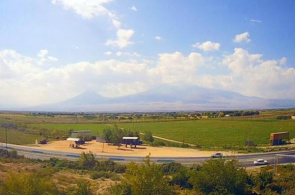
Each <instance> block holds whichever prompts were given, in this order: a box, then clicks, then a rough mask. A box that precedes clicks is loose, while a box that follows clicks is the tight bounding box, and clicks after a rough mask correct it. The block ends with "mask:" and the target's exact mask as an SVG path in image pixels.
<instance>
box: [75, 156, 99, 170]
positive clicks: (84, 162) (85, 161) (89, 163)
mask: <svg viewBox="0 0 295 195" xmlns="http://www.w3.org/2000/svg"><path fill="white" fill-rule="evenodd" d="M96 162H97V161H96V160H95V157H94V155H93V153H92V152H89V153H85V152H82V153H81V155H80V157H79V164H80V166H81V167H82V168H84V169H92V168H94V167H95V165H96Z"/></svg>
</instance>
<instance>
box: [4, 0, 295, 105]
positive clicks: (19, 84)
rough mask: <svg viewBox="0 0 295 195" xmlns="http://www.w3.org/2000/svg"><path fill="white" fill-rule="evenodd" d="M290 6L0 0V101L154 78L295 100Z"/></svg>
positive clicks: (294, 30)
mask: <svg viewBox="0 0 295 195" xmlns="http://www.w3.org/2000/svg"><path fill="white" fill-rule="evenodd" d="M294 10H295V2H294V1H293V0H286V1H277V0H276V1H274V0H249V1H233V0H232V1H229V0H227V1H219V0H212V1H211V0H210V1H195V0H185V1H168V0H161V1H154V0H148V1H143V0H136V1H134V0H120V1H119V0H27V1H19V0H10V1H1V2H0V89H2V91H5V92H6V93H1V94H0V101H1V102H2V103H1V104H5V103H7V104H11V105H38V104H44V103H53V102H59V101H62V100H65V99H67V98H71V97H73V96H76V95H78V94H81V93H83V92H85V91H95V92H97V93H98V94H100V95H103V96H120V95H127V94H134V93H138V92H142V91H146V90H149V89H152V88H154V87H155V86H158V85H161V84H171V85H180V84H181V85H199V86H203V87H208V88H213V89H224V90H229V91H235V92H238V93H241V94H243V95H247V96H257V97H263V98H271V99H272V98H290V99H295V87H294V82H295V44H294V43H295V27H294V24H295V16H294ZM20 94H21V95H20Z"/></svg>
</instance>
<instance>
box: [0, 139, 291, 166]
mask: <svg viewBox="0 0 295 195" xmlns="http://www.w3.org/2000/svg"><path fill="white" fill-rule="evenodd" d="M0 147H1V148H3V149H5V148H6V145H5V144H4V143H0ZM7 149H9V150H17V151H18V154H20V155H24V156H25V157H27V158H34V159H41V160H48V159H50V158H52V157H56V158H62V159H68V160H77V158H79V156H80V154H79V153H70V152H61V151H53V150H43V149H39V148H35V147H28V146H20V145H14V144H7ZM94 156H95V157H96V158H97V159H109V160H113V161H117V162H120V163H129V162H142V161H143V160H144V159H145V157H139V156H114V155H98V154H95V155H94ZM209 158H210V157H150V159H151V161H153V162H157V163H164V162H179V163H182V164H186V165H191V164H196V163H202V162H204V161H205V160H207V159H209ZM227 158H236V159H238V160H239V162H240V164H241V165H242V166H244V167H250V166H253V161H254V160H257V159H259V158H262V159H265V160H267V161H268V162H269V164H274V163H275V159H276V160H277V163H279V164H282V163H295V151H282V152H271V153H256V154H241V155H235V156H231V157H227Z"/></svg>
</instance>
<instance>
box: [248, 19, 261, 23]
mask: <svg viewBox="0 0 295 195" xmlns="http://www.w3.org/2000/svg"><path fill="white" fill-rule="evenodd" d="M250 22H252V23H261V22H262V21H261V20H255V19H251V20H250Z"/></svg>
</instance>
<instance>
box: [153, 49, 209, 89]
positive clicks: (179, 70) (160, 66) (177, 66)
mask: <svg viewBox="0 0 295 195" xmlns="http://www.w3.org/2000/svg"><path fill="white" fill-rule="evenodd" d="M204 63H205V59H204V58H203V56H202V55H201V54H199V53H191V54H189V55H188V56H184V55H183V54H182V53H180V52H175V53H171V54H170V53H164V54H160V55H159V60H158V62H157V65H156V67H155V68H152V69H150V70H149V75H150V76H151V77H152V78H153V80H159V81H160V82H161V83H167V84H180V83H181V84H188V83H190V84H193V83H196V81H197V78H196V74H197V68H198V66H202V65H203V64H204Z"/></svg>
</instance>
